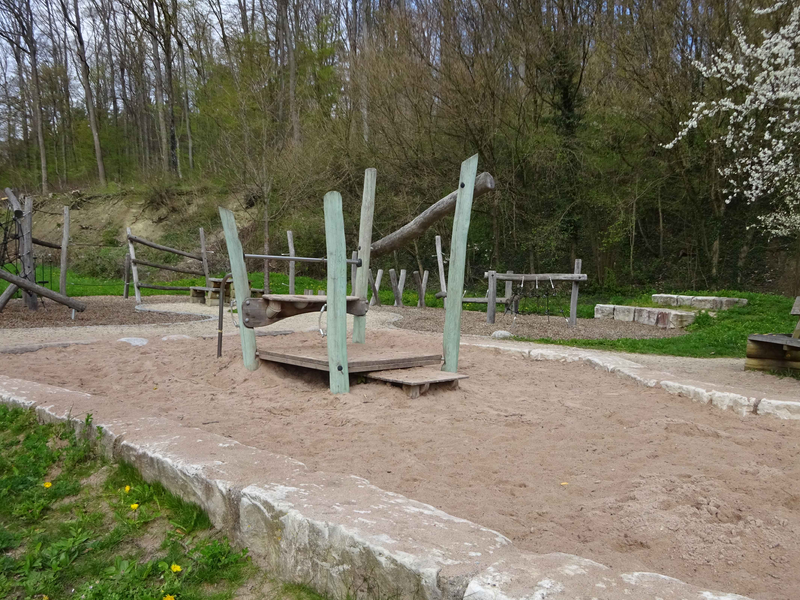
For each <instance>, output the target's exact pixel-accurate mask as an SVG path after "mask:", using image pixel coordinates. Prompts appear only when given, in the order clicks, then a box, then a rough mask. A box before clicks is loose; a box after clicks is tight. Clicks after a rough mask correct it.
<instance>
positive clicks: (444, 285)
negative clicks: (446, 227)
mask: <svg viewBox="0 0 800 600" xmlns="http://www.w3.org/2000/svg"><path fill="white" fill-rule="evenodd" d="M436 262H438V263H439V290H440V291H441V292H442V294H447V283H446V280H447V277H446V276H445V274H444V257H443V256H442V236H440V235H437V236H436ZM438 297H439V296H438V295H437V298H438ZM442 298H444V296H442Z"/></svg>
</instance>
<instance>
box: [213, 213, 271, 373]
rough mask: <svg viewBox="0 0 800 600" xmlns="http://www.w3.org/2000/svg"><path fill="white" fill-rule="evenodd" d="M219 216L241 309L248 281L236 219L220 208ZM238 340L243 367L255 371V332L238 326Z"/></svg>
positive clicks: (246, 296)
mask: <svg viewBox="0 0 800 600" xmlns="http://www.w3.org/2000/svg"><path fill="white" fill-rule="evenodd" d="M219 216H220V219H221V220H222V229H223V231H224V233H225V245H226V246H227V248H228V257H229V260H230V263H231V273H232V274H233V288H234V290H233V291H234V295H235V298H236V306H239V307H241V306H244V302H245V300H247V299H248V298H250V281H248V279H247V267H246V266H245V264H244V252H243V251H242V243H241V242H240V241H239V231H238V230H237V228H236V218H235V217H234V216H233V213H232V212H231V211H229V210H228V209H227V208H222V207H221V206H220V208H219ZM240 314H241V313H240ZM239 338H240V340H241V342H242V359H243V361H244V366H245V368H246V369H248V370H249V371H255V370H256V369H258V367H259V365H260V364H261V361H260V360H259V359H258V357H257V356H256V332H255V331H254V330H253V329H249V328H247V327H245V326H244V325H243V324H240V326H239Z"/></svg>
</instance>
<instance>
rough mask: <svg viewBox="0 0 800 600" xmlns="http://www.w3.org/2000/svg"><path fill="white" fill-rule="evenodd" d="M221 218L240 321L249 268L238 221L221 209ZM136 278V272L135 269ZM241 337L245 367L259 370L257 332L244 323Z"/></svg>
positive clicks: (248, 296)
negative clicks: (245, 258) (245, 261)
mask: <svg viewBox="0 0 800 600" xmlns="http://www.w3.org/2000/svg"><path fill="white" fill-rule="evenodd" d="M219 216H220V219H221V220H222V229H223V230H224V232H225V245H226V246H227V247H228V258H229V260H230V263H231V273H232V274H233V292H234V295H235V297H236V306H237V307H238V309H239V319H242V318H244V317H243V316H242V315H243V312H242V307H243V306H244V303H245V302H247V301H248V300H249V299H250V282H249V281H248V279H247V267H246V266H245V264H244V252H243V251H242V243H241V242H240V241H239V231H238V230H237V228H236V219H235V217H234V216H233V213H232V212H231V211H229V210H228V209H227V208H222V207H221V206H220V208H219ZM133 272H134V276H135V273H136V270H135V269H134V271H133ZM239 337H240V338H241V340H242V359H243V360H244V366H245V367H246V368H247V369H248V370H249V371H255V370H256V369H258V366H259V364H260V363H261V361H260V360H258V357H257V356H256V332H255V331H254V330H252V329H250V328H249V327H245V326H244V323H241V322H240V323H239Z"/></svg>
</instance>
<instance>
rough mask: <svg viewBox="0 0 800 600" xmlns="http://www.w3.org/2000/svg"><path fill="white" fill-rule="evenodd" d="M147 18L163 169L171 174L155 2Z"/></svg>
mask: <svg viewBox="0 0 800 600" xmlns="http://www.w3.org/2000/svg"><path fill="white" fill-rule="evenodd" d="M147 16H148V18H149V19H150V41H151V43H152V46H153V69H154V71H155V91H156V111H157V112H158V132H159V135H160V140H159V141H160V142H161V169H162V170H163V171H164V173H169V138H167V117H166V115H165V114H164V113H165V111H166V107H165V106H164V83H163V80H162V76H161V53H160V52H159V49H158V38H157V37H156V31H157V30H156V17H155V9H154V8H153V0H148V2H147Z"/></svg>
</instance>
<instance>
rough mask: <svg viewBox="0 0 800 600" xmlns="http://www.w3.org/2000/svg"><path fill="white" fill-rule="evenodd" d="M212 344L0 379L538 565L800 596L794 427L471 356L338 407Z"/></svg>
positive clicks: (81, 355)
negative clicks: (143, 418) (211, 437)
mask: <svg viewBox="0 0 800 600" xmlns="http://www.w3.org/2000/svg"><path fill="white" fill-rule="evenodd" d="M295 335H305V336H309V337H310V339H314V336H315V335H317V334H311V333H309V334H295ZM370 336H371V339H374V340H375V341H377V342H379V343H380V342H381V341H382V340H385V342H386V344H387V345H388V344H390V343H392V344H397V343H401V344H403V345H405V346H407V347H413V348H416V349H419V350H420V351H421V352H424V351H428V350H435V349H438V348H440V343H441V337H440V336H435V335H425V334H415V333H411V332H405V331H394V332H377V331H372V332H371V333H370ZM390 338H391V339H390ZM270 339H271V338H266V337H265V338H259V340H258V343H259V345H260V346H267V345H268V344H269V342H270ZM318 343H320V344H323V343H324V342H323V341H322V340H321V338H320V339H319V341H318ZM214 346H215V345H214V341H213V340H179V341H170V342H162V341H160V340H152V341H151V342H150V343H148V344H147V345H146V346H143V347H131V346H130V345H128V344H125V343H123V342H110V343H109V342H104V343H96V344H91V345H86V346H75V347H72V348H48V349H44V350H40V351H39V352H36V353H33V354H26V355H21V356H11V355H0V372H2V373H4V374H8V375H10V376H16V377H22V378H33V379H35V380H37V381H41V382H43V383H49V384H53V385H59V386H63V387H67V388H71V389H77V390H83V391H87V392H90V393H92V394H96V395H97V397H95V398H93V399H90V400H87V402H88V403H90V404H89V405H87V406H76V407H75V412H74V414H79V413H80V412H81V411H92V412H93V413H94V414H95V421H96V422H102V421H103V419H104V418H112V417H115V416H120V415H124V414H130V413H132V412H133V413H136V414H137V415H141V414H152V415H158V416H164V417H167V418H171V419H175V420H177V421H180V422H182V423H183V424H185V425H188V426H194V427H199V428H201V429H205V430H208V431H213V432H215V433H219V434H222V435H225V436H228V437H231V438H234V439H236V440H238V441H240V442H242V443H245V444H249V445H253V446H257V447H260V448H265V449H268V450H272V451H275V452H278V453H280V454H286V455H289V456H292V457H294V458H296V459H299V460H302V461H304V462H306V463H307V464H308V465H309V467H310V468H312V469H318V470H326V471H335V472H341V473H349V474H356V475H360V476H363V477H366V478H367V479H369V480H370V481H372V482H373V483H375V484H376V485H378V486H380V487H382V488H384V489H388V490H392V491H396V492H400V493H403V494H405V495H408V496H410V497H412V498H415V499H417V500H421V501H423V502H428V503H430V504H433V505H434V506H437V507H439V508H441V509H443V510H445V511H447V512H449V513H451V514H454V515H458V516H461V517H465V518H468V519H471V520H473V521H476V522H478V523H480V524H482V525H485V526H488V527H491V528H493V529H496V530H498V531H500V532H502V533H504V534H506V535H508V536H509V537H511V538H512V539H513V540H514V542H515V544H517V545H518V546H519V547H520V548H522V549H525V550H529V551H532V552H537V553H539V552H554V551H561V552H569V553H574V554H577V555H580V556H585V557H587V558H591V559H594V560H597V561H599V562H602V563H605V564H608V565H611V566H613V567H615V568H619V569H624V570H627V571H636V570H644V571H655V572H659V573H663V574H666V575H670V576H673V577H677V578H680V579H683V580H685V581H688V582H690V583H695V584H698V585H703V586H708V587H711V588H716V589H722V590H726V591H731V592H737V593H740V594H745V595H748V596H752V597H754V598H758V599H760V600H779V599H780V600H788V599H790V598H792V599H794V598H796V593H795V592H796V590H798V589H800V535H799V534H800V423H798V422H791V421H780V420H776V419H770V418H759V417H752V416H750V417H747V418H740V417H737V416H735V415H733V414H731V413H728V412H724V411H720V410H717V409H715V408H711V407H709V406H704V405H698V404H695V403H692V402H690V401H688V400H686V399H682V398H679V397H675V396H670V395H668V394H667V393H666V392H664V391H663V390H659V389H648V388H643V387H640V386H637V385H635V384H634V383H632V382H629V381H627V380H625V379H621V378H618V377H617V376H615V375H613V374H609V373H605V372H603V371H599V370H595V369H592V368H590V367H588V366H585V365H581V364H577V363H569V364H563V363H554V362H536V361H531V360H529V359H524V358H520V357H517V356H514V355H509V354H506V353H501V352H500V351H497V350H486V349H477V348H474V347H462V349H461V368H460V371H462V372H464V373H466V374H468V375H469V379H467V380H466V381H464V382H463V383H462V385H461V388H460V389H459V390H457V391H433V392H431V393H429V394H427V395H424V396H422V397H420V398H418V399H416V400H410V399H409V398H408V397H407V396H405V395H404V393H403V392H402V391H401V390H400V389H399V388H395V387H391V386H388V385H386V384H379V383H361V384H357V385H354V386H353V387H352V391H351V393H349V394H346V395H341V396H332V395H331V394H330V393H329V392H328V391H327V389H326V379H325V376H324V375H318V374H315V373H313V372H312V373H306V374H304V375H300V374H298V372H297V371H296V370H294V369H286V368H283V367H279V366H264V367H262V368H261V369H259V370H258V371H256V372H255V373H249V372H247V371H246V370H245V369H244V368H243V366H242V364H241V359H240V355H239V351H238V348H237V346H238V340H237V339H236V338H233V337H231V338H226V340H225V349H224V350H225V352H224V357H223V358H222V359H220V360H216V359H215V358H214V350H215V347H214ZM26 369H28V370H31V371H32V375H35V376H34V377H32V376H30V375H29V376H28V377H25V376H24V375H25V373H26Z"/></svg>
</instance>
